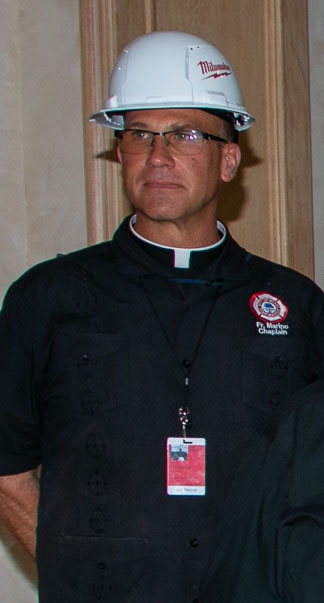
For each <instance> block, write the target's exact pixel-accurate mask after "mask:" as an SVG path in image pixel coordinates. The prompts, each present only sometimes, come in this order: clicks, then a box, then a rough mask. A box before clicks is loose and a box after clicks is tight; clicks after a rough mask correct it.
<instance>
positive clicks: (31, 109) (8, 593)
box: [0, 0, 324, 603]
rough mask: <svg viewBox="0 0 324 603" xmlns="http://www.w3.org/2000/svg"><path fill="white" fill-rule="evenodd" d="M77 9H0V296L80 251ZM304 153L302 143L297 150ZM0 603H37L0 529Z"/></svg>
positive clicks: (321, 100) (318, 68)
mask: <svg viewBox="0 0 324 603" xmlns="http://www.w3.org/2000/svg"><path fill="white" fill-rule="evenodd" d="M78 25H79V23H78V0H46V1H44V0H1V2H0V76H1V77H0V96H1V99H2V100H1V106H0V127H1V143H2V144H1V148H0V193H1V194H0V296H1V297H2V294H3V293H4V291H5V289H6V288H7V286H8V285H9V283H10V282H11V281H12V280H13V279H14V278H16V277H17V276H18V275H19V274H20V273H21V272H22V271H23V270H25V269H26V268H27V267H28V266H30V265H32V264H33V263H35V262H37V261H39V260H41V259H46V258H48V257H51V256H53V255H55V254H56V252H57V251H60V252H64V251H67V250H69V249H74V248H77V247H80V246H84V245H85V244H86V225H85V198H84V197H85V195H84V185H83V158H82V124H81V92H80V90H81V81H80V59H79V31H78ZM309 28H310V57H311V69H310V74H311V90H312V144H313V190H314V220H315V255H316V279H317V281H318V282H319V283H320V284H321V285H322V286H324V262H323V257H324V237H323V225H324V204H323V191H324V170H323V164H324V123H323V107H324V88H323V82H324V61H323V57H324V30H323V28H324V4H323V2H322V0H309ZM301 144H302V141H301ZM0 535H1V536H2V539H1V545H0V601H1V603H35V602H36V601H37V595H36V587H35V569H34V565H33V563H32V562H31V561H30V560H29V558H28V557H27V555H25V554H24V552H23V551H22V549H21V548H20V546H19V545H17V544H16V543H15V541H14V540H13V538H12V537H11V536H10V535H9V533H8V532H7V530H5V529H4V528H0Z"/></svg>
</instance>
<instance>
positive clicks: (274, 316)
mask: <svg viewBox="0 0 324 603" xmlns="http://www.w3.org/2000/svg"><path fill="white" fill-rule="evenodd" d="M250 308H251V310H252V312H253V314H254V315H255V316H256V317H257V318H259V319H261V320H263V321H264V322H270V323H277V322H282V321H283V320H285V318H286V317H287V314H288V308H287V306H286V305H285V304H284V302H283V301H282V300H281V299H280V298H279V297H276V296H275V295H271V293H266V292H265V291H264V292H261V293H254V294H253V295H252V297H251V299H250Z"/></svg>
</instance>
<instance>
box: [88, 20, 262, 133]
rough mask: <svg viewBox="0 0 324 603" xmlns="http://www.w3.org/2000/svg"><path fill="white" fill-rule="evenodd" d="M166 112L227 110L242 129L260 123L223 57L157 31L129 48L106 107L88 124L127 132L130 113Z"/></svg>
mask: <svg viewBox="0 0 324 603" xmlns="http://www.w3.org/2000/svg"><path fill="white" fill-rule="evenodd" d="M165 108H195V109H208V110H215V112H217V113H218V112H219V115H220V116H222V113H223V112H224V117H225V114H227V115H228V114H230V116H231V117H232V119H233V125H234V128H235V129H236V130H239V131H240V130H246V129H247V128H249V127H250V126H252V125H253V123H254V121H255V119H254V117H252V115H250V114H249V113H248V112H247V110H246V109H245V107H244V106H243V100H242V94H241V90H240V86H239V84H238V81H237V79H236V76H235V73H234V71H233V69H232V67H231V65H230V64H229V62H228V61H227V59H226V58H225V57H224V55H223V54H221V53H220V52H219V50H217V48H215V46H213V45H212V44H210V43H209V42H207V41H206V40H203V39H202V38H199V37H198V36H195V35H192V34H187V33H184V32H179V31H159V32H152V33H149V34H146V35H144V36H141V37H139V38H137V39H136V40H134V41H133V42H131V43H130V44H128V46H126V48H125V49H124V50H123V52H122V54H121V55H120V56H119V58H118V59H117V62H116V65H115V67H114V69H113V72H112V75H111V78H110V83H109V98H108V99H107V100H106V102H105V108H104V109H103V110H102V111H98V112H96V113H93V115H91V116H90V117H89V120H90V121H96V122H97V123H99V124H101V125H103V126H106V127H108V128H113V129H114V130H123V129H124V112H125V111H134V110H138V109H165Z"/></svg>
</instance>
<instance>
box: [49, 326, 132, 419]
mask: <svg viewBox="0 0 324 603" xmlns="http://www.w3.org/2000/svg"><path fill="white" fill-rule="evenodd" d="M128 357H129V354H128V346H127V342H126V341H125V339H124V337H123V336H122V334H120V333H117V334H106V333H104V334H102V333H94V334H89V333H87V334H79V335H72V336H71V335H67V334H59V335H58V336H57V337H56V338H55V341H54V344H53V351H52V358H51V362H50V366H51V367H53V366H55V377H54V378H53V377H52V378H51V377H50V378H49V386H50V389H51V395H52V396H53V395H54V397H55V398H56V400H58V398H59V399H60V398H62V397H63V398H66V396H68V397H69V399H70V401H72V402H73V411H74V412H77V413H79V414H81V415H86V416H89V417H95V416H98V415H100V414H102V413H103V412H105V411H106V410H110V409H112V408H115V407H117V406H121V405H124V404H128V403H129V395H128V394H129V361H128Z"/></svg>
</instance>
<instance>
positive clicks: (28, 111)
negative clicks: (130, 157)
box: [0, 0, 86, 297]
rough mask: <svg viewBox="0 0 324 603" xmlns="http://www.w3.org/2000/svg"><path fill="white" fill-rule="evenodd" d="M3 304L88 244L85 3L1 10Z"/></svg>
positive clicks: (22, 3) (55, 0)
mask: <svg viewBox="0 0 324 603" xmlns="http://www.w3.org/2000/svg"><path fill="white" fill-rule="evenodd" d="M0 70H1V71H0V73H1V77H0V96H1V108H0V127H1V149H0V193H1V197H0V199H1V201H0V297H2V295H3V293H4V291H5V290H6V288H7V286H8V285H9V283H10V282H11V281H12V280H13V279H14V278H16V277H17V276H18V275H19V274H20V273H21V272H22V271H23V270H25V269H26V268H27V267H29V266H31V265H32V264H34V263H35V262H38V261H40V260H42V259H47V258H49V257H52V256H54V255H55V254H56V253H57V252H65V251H68V250H70V249H75V248H77V247H81V246H84V245H85V244H86V226H85V193H84V176H83V173H84V170H83V142H82V118H81V76H80V46H79V12H78V0H64V2H62V0H46V2H44V1H43V0H28V1H26V0H1V2H0Z"/></svg>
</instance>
